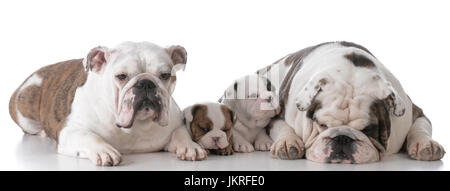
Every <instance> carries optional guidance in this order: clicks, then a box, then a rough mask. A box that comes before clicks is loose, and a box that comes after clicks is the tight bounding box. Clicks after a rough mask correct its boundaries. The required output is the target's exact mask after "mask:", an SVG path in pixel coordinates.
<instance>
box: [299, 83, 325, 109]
mask: <svg viewBox="0 0 450 191" xmlns="http://www.w3.org/2000/svg"><path fill="white" fill-rule="evenodd" d="M330 82H331V78H329V77H328V76H325V75H317V76H315V77H313V78H312V79H311V80H310V81H309V82H307V83H306V85H305V86H304V87H303V89H302V90H300V92H299V93H298V94H297V96H296V98H295V103H296V105H297V108H298V109H299V110H300V111H306V110H308V108H309V107H310V106H311V103H312V102H313V101H314V99H315V98H316V96H317V94H318V93H319V92H320V91H322V88H323V87H324V86H325V85H327V84H328V83H330Z"/></svg>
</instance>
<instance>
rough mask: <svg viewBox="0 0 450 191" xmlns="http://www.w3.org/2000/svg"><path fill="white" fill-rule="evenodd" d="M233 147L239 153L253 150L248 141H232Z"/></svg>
mask: <svg viewBox="0 0 450 191" xmlns="http://www.w3.org/2000/svg"><path fill="white" fill-rule="evenodd" d="M233 149H234V151H236V152H240V153H250V152H253V151H255V148H254V147H253V145H252V144H250V143H249V142H246V141H245V142H244V141H242V142H236V141H235V142H234V143H233Z"/></svg>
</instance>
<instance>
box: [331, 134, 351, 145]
mask: <svg viewBox="0 0 450 191" xmlns="http://www.w3.org/2000/svg"><path fill="white" fill-rule="evenodd" d="M333 141H334V142H335V143H336V144H339V145H347V144H349V143H351V142H353V141H354V140H353V139H352V138H350V137H349V136H346V135H338V136H336V137H334V138H333Z"/></svg>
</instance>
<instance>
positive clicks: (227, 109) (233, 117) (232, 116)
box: [221, 105, 236, 125]
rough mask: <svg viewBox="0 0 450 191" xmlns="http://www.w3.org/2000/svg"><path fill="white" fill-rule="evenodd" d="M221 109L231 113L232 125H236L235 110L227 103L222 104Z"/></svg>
mask: <svg viewBox="0 0 450 191" xmlns="http://www.w3.org/2000/svg"><path fill="white" fill-rule="evenodd" d="M221 109H222V111H223V112H224V113H225V112H227V113H228V114H229V116H230V120H231V123H232V125H234V123H235V122H236V114H235V113H234V111H233V110H232V109H231V108H230V107H228V106H226V105H222V107H221Z"/></svg>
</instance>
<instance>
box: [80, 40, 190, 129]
mask: <svg viewBox="0 0 450 191" xmlns="http://www.w3.org/2000/svg"><path fill="white" fill-rule="evenodd" d="M83 63H84V65H85V67H86V70H87V71H89V75H88V82H89V81H90V82H91V83H94V86H95V87H96V89H97V90H98V91H99V92H101V93H104V95H107V97H106V98H105V99H107V100H108V104H110V105H111V107H112V111H114V114H115V116H116V125H117V127H119V128H130V127H131V126H132V125H133V123H134V121H135V120H139V121H142V122H144V123H146V122H158V123H159V125H161V126H166V125H167V124H168V109H169V103H170V96H171V94H172V92H173V90H174V88H175V82H176V71H177V70H179V69H180V68H184V65H185V64H186V51H185V49H184V48H183V47H181V46H171V47H169V48H162V47H159V46H157V45H155V44H152V43H148V42H139V43H135V42H125V43H122V44H120V45H118V46H117V47H115V48H112V49H109V48H107V47H96V48H93V49H92V50H91V51H90V52H89V54H88V55H87V57H86V59H84V61H83ZM102 91H103V92H102Z"/></svg>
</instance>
